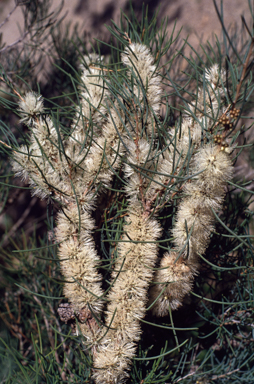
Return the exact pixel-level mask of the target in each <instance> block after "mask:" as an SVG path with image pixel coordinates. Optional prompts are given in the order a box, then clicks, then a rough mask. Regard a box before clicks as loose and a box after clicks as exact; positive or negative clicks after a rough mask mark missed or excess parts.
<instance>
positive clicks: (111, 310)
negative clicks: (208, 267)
mask: <svg viewBox="0 0 254 384" xmlns="http://www.w3.org/2000/svg"><path fill="white" fill-rule="evenodd" d="M126 28H128V33H127V32H126V31H127V29H126V31H123V30H122V31H121V30H118V48H117V51H119V50H120V52H121V53H120V55H119V56H118V58H119V59H120V60H119V61H118V62H116V61H115V62H113V61H114V59H113V58H112V62H110V60H107V62H106V61H105V62H104V60H103V57H101V56H99V55H98V56H97V55H95V54H91V55H86V56H84V57H83V65H82V67H81V76H80V79H79V81H78V83H79V98H80V100H79V103H78V105H77V106H76V112H75V117H74V119H73V121H72V124H71V126H70V127H69V130H68V131H67V130H66V129H65V130H63V129H61V127H60V124H59V123H58V122H57V121H56V118H55V116H51V115H50V113H48V112H47V110H45V109H44V107H43V97H42V95H39V94H37V93H34V92H31V91H29V92H27V93H26V94H24V95H21V96H20V102H19V112H20V115H21V122H22V123H23V124H26V125H27V127H28V128H29V136H30V138H29V140H27V141H26V143H25V144H24V145H22V146H20V147H17V148H15V149H14V151H13V159H12V165H13V169H14V171H15V173H16V175H17V176H20V177H22V178H23V179H24V180H26V181H28V182H29V183H30V185H31V187H32V189H33V190H32V193H33V195H37V196H39V197H41V198H46V199H51V200H54V201H57V202H58V207H59V211H58V214H57V217H56V221H55V231H54V237H55V242H56V243H57V244H58V256H59V259H60V265H61V272H62V275H63V277H64V279H65V283H64V289H63V293H64V296H65V298H66V303H61V304H60V306H59V310H58V312H59V315H60V318H61V319H62V320H63V321H65V322H66V323H71V324H72V329H73V333H74V334H76V335H82V336H83V345H84V349H86V350H89V351H90V352H91V355H92V356H93V374H92V377H93V379H94V381H95V382H96V383H98V384H99V383H124V382H125V381H126V380H127V378H128V376H129V370H130V367H131V364H132V360H133V358H135V354H136V350H137V344H138V342H139V341H140V338H141V334H142V330H141V320H143V319H144V317H145V315H146V313H147V311H150V313H151V316H152V315H153V316H158V317H163V316H168V315H169V314H171V311H172V310H177V309H178V308H179V307H181V306H182V305H183V300H184V299H185V298H186V296H188V295H189V294H190V292H191V291H192V289H193V285H194V283H195V279H196V277H197V276H198V275H199V273H200V270H201V262H203V261H202V260H203V259H201V257H207V258H208V259H209V254H206V251H207V248H208V247H211V246H212V243H211V242H212V241H216V240H214V239H215V236H213V234H214V232H215V230H216V226H217V221H218V217H219V216H221V215H222V216H223V215H224V216H225V215H226V214H225V212H224V211H226V210H227V206H225V203H224V202H225V196H226V194H229V193H230V192H229V189H228V182H229V181H232V178H233V175H234V161H235V158H236V155H237V153H238V149H237V145H236V141H235V140H236V137H237V135H238V133H239V131H240V129H241V127H239V126H238V125H237V122H238V120H239V115H240V108H241V106H242V105H243V101H244V97H245V98H246V93H245V96H244V91H243V90H242V88H243V87H242V86H243V84H246V79H245V76H246V75H247V72H246V67H247V66H246V65H245V67H242V68H243V69H242V71H243V72H242V74H243V76H242V77H240V79H239V80H238V82H237V81H236V78H235V77H234V76H235V72H234V71H238V69H236V68H237V67H235V68H234V67H233V66H231V67H230V70H229V66H228V65H227V69H226V68H225V66H224V65H222V64H221V63H222V60H221V57H218V61H216V60H214V61H213V62H210V64H209V65H205V63H204V64H203V67H202V68H198V67H197V66H196V67H195V66H194V65H193V66H192V67H191V66H190V67H189V69H190V70H191V71H192V72H193V73H191V72H190V73H189V75H190V77H191V78H192V82H189V85H190V87H191V85H192V90H191V91H189V92H188V88H187V86H186V87H185V89H184V91H187V92H188V93H189V94H190V96H189V97H188V98H187V99H186V100H185V107H182V109H181V115H180V118H179V119H177V120H176V121H175V122H174V125H173V126H170V125H169V120H170V109H169V108H166V116H164V117H163V118H162V117H161V109H162V106H163V105H166V106H168V94H167V92H169V93H170V94H171V97H172V95H173V93H174V92H175V93H176V94H177V95H178V96H179V94H180V86H179V88H177V85H176V84H174V86H173V85H172V81H173V80H172V79H171V78H170V75H169V72H168V70H167V65H169V64H164V65H161V66H160V60H162V57H163V55H165V54H166V55H168V52H169V51H170V45H171V43H172V40H173V39H172V37H171V39H170V40H169V42H168V43H165V41H164V38H165V36H164V38H162V37H161V35H160V34H159V35H158V36H156V35H155V34H154V35H153V36H152V35H151V34H150V35H149V33H148V31H145V32H144V31H143V34H142V35H141V37H140V35H139V34H138V33H137V31H135V30H133V29H132V28H131V27H130V26H129V27H126ZM115 35H116V33H115ZM119 47H120V48H119ZM248 49H252V45H251V47H249V48H248ZM173 63H174V61H173V60H172V61H171V62H170V66H173V65H174V64H173ZM247 64H248V63H247ZM194 70H195V73H194ZM194 80H195V82H196V85H195V86H194V87H193V82H194ZM236 84H237V86H235V85H236ZM193 89H194V91H193ZM168 90H170V91H168ZM229 94H230V95H231V101H230V100H229V97H228V95H229ZM222 212H224V213H222ZM231 232H232V230H231ZM105 235H106V237H107V242H106V243H104V239H105ZM236 252H237V251H236ZM232 254H233V252H232ZM234 262H235V263H236V264H237V258H236V257H235V253H234ZM157 321H158V320H157Z"/></svg>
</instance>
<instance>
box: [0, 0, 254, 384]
mask: <svg viewBox="0 0 254 384" xmlns="http://www.w3.org/2000/svg"><path fill="white" fill-rule="evenodd" d="M36 4H37V6H38V7H36V8H33V7H32V2H27V3H26V4H25V5H24V16H25V21H26V22H25V27H26V30H28V31H30V32H29V34H30V40H29V41H28V42H27V43H26V42H24V44H22V47H20V46H18V47H15V49H7V48H8V47H7V48H6V50H5V60H4V62H3V64H2V68H1V79H2V80H4V83H2V84H5V85H4V87H5V88H4V90H3V92H4V94H2V95H1V98H0V101H1V111H4V112H3V117H2V121H1V122H0V125H1V147H0V150H1V154H2V159H3V160H1V170H0V177H1V180H0V193H1V216H0V217H1V235H2V241H1V243H0V244H1V256H0V260H1V264H2V271H1V286H0V289H1V293H2V297H3V300H2V302H1V303H0V314H1V319H0V324H1V331H0V337H1V339H0V366H1V367H3V369H2V370H1V373H0V382H3V383H7V384H11V383H13V384H14V383H24V382H25V383H59V382H63V383H90V382H93V381H92V364H93V361H92V353H91V351H90V350H89V348H88V347H87V346H86V342H85V340H84V337H83V336H82V335H79V336H76V335H73V334H72V333H71V329H70V327H69V324H64V323H63V322H61V321H60V320H59V315H58V313H57V308H58V305H59V302H61V301H63V300H64V295H63V285H64V282H65V279H64V278H63V276H62V274H61V271H60V261H59V258H58V255H57V251H58V247H59V245H61V244H57V243H56V241H54V237H55V232H54V228H55V226H56V223H55V218H56V212H57V210H59V209H62V207H63V205H64V204H63V202H62V201H59V199H58V198H57V196H58V192H59V193H60V192H61V189H59V191H57V189H56V188H55V190H54V193H52V195H51V196H50V198H49V199H48V200H47V202H45V201H40V200H39V199H37V198H36V197H33V198H32V199H31V197H30V191H29V189H30V188H29V187H28V186H27V185H26V184H24V183H21V182H20V181H17V179H14V178H12V176H13V171H12V168H11V165H10V163H9V156H11V153H12V150H13V149H14V151H20V144H25V145H26V146H27V147H29V142H30V138H31V137H30V136H31V133H30V132H29V131H28V129H27V127H26V126H25V125H19V124H18V122H17V114H19V113H20V112H17V109H18V108H17V107H18V101H19V95H18V94H20V95H23V94H24V93H25V91H26V90H29V89H30V90H31V89H32V90H38V91H39V92H40V93H41V94H42V95H43V97H44V98H45V107H46V112H45V114H47V113H48V112H49V111H51V118H52V121H53V122H54V126H55V127H56V131H57V137H58V143H57V147H58V151H59V154H60V155H61V156H62V157H63V158H67V155H66V150H65V146H64V145H65V142H66V141H67V140H68V139H69V138H70V137H72V134H73V131H74V128H73V125H72V124H71V123H72V119H73V117H74V116H75V111H77V110H78V109H79V108H80V109H81V108H82V105H81V104H82V101H81V100H80V99H79V93H80V89H81V91H82V90H85V87H86V85H85V84H81V76H80V74H79V69H78V66H79V62H82V63H83V64H84V65H85V66H86V62H85V58H84V55H85V54H86V53H87V49H86V46H85V45H84V44H82V43H81V39H80V38H79V37H78V29H76V30H75V32H74V33H73V35H69V31H68V30H67V32H66V33H65V34H61V23H56V24H53V25H51V24H50V22H49V15H48V14H45V12H46V9H47V6H46V5H45V7H44V4H43V2H36ZM250 11H251V12H252V9H250ZM218 12H219V11H218ZM147 15H148V13H147V10H145V9H143V16H142V19H141V20H140V21H139V20H137V18H136V16H135V14H134V12H133V10H130V14H129V15H128V16H127V15H122V19H121V23H120V26H117V25H116V24H115V23H114V22H112V25H111V26H109V27H108V29H109V31H110V33H111V35H112V40H111V42H110V43H107V44H106V45H105V46H104V47H103V45H102V44H103V43H102V42H101V41H97V46H96V47H94V51H96V52H97V51H103V52H106V60H105V64H100V63H98V66H99V67H100V66H101V68H102V69H103V70H105V72H106V75H105V76H104V78H103V81H104V82H105V84H106V88H107V90H108V91H109V93H110V95H111V100H113V99H114V100H116V101H117V102H118V104H119V105H121V107H122V110H124V111H126V121H125V122H124V123H125V124H124V125H125V134H126V135H127V136H128V135H129V137H130V136H131V135H130V134H129V132H128V124H127V123H128V121H131V119H133V118H134V117H135V116H134V115H135V111H133V110H132V111H131V112H130V111H129V110H128V107H127V106H126V104H127V103H126V100H128V90H130V89H131V87H132V86H133V84H134V83H135V81H138V79H137V76H136V75H135V73H134V72H135V71H133V74H132V76H130V77H128V76H127V72H126V69H124V68H123V66H122V65H121V63H120V61H121V57H120V53H121V52H122V51H123V50H124V49H125V47H127V46H128V40H127V39H126V38H128V39H130V40H131V41H133V42H137V43H142V44H145V45H146V46H148V47H149V48H150V50H151V52H152V53H153V56H154V57H155V65H156V71H158V72H160V74H161V78H162V83H163V84H165V89H164V97H163V104H162V107H161V110H160V116H157V115H156V114H155V113H154V118H155V124H156V126H157V129H158V132H159V133H158V138H157V139H156V140H155V141H154V148H153V150H154V158H153V163H154V164H155V165H154V170H153V171H152V172H151V173H149V174H148V172H147V168H146V167H145V166H144V167H143V169H142V168H141V170H140V174H141V175H142V176H144V177H145V178H147V179H149V177H150V179H149V180H150V182H151V181H152V180H153V177H154V176H153V175H154V174H156V173H158V168H157V166H158V163H159V160H158V159H159V156H160V155H161V153H163V151H164V152H166V150H167V146H168V142H169V141H170V145H172V147H173V152H174V156H173V158H174V161H175V162H176V164H175V165H174V169H175V170H177V168H178V166H179V164H180V160H179V157H178V155H177V153H178V146H177V140H178V137H179V136H181V129H182V125H181V123H182V120H183V119H184V116H185V114H186V113H187V112H188V113H189V114H190V115H191V116H192V117H193V118H194V120H195V119H196V120H198V119H197V117H196V116H197V115H198V112H199V104H198V97H197V95H198V89H203V92H204V94H205V93H206V92H208V93H209V94H210V95H212V91H211V89H210V87H209V86H208V85H207V82H206V81H205V69H206V68H207V67H210V66H211V65H212V64H214V63H218V64H219V67H225V68H226V69H227V78H226V85H225V86H224V92H223V97H224V99H225V104H226V106H229V105H231V106H232V104H233V105H234V106H236V107H237V108H239V109H240V115H239V116H238V117H237V118H236V119H235V120H234V127H233V128H234V129H233V130H232V131H230V130H229V131H228V134H226V139H227V138H228V140H230V145H231V146H235V147H236V150H235V151H234V152H233V162H234V166H235V169H236V172H235V173H236V177H235V178H234V179H233V181H229V182H228V185H227V193H226V199H225V202H224V204H223V207H222V209H221V210H220V211H219V212H217V211H216V210H213V214H214V217H215V219H216V227H215V230H214V231H213V232H212V233H211V236H210V237H211V241H210V244H209V246H208V248H207V249H206V252H205V254H201V255H200V261H199V262H200V265H201V266H200V269H199V275H198V276H197V277H196V278H195V283H194V286H193V289H192V292H191V293H190V295H189V296H187V297H186V298H185V299H184V302H183V306H182V307H180V308H179V309H178V310H177V311H171V309H170V308H169V315H168V316H167V317H165V318H163V320H162V319H161V318H156V317H154V316H152V314H151V313H150V312H149V311H147V315H146V317H145V318H144V319H142V320H141V323H142V336H141V340H140V342H139V344H138V349H137V354H136V357H135V358H134V360H133V366H132V368H131V371H130V378H129V381H128V382H129V383H137V384H138V383H143V384H144V383H147V384H148V383H150V384H152V383H172V384H173V383H178V382H181V383H186V384H187V383H211V384H212V383H214V384H216V383H226V382H230V383H250V384H251V383H252V382H253V376H254V368H253V367H254V364H253V360H254V352H253V348H252V343H253V338H254V336H253V329H254V318H253V317H254V316H253V307H254V297H253V242H252V239H253V179H254V178H253V168H252V167H253V161H251V162H250V164H249V165H248V175H246V174H242V175H241V174H240V175H239V172H237V169H238V168H239V167H240V169H242V168H241V167H244V162H245V163H247V164H248V163H249V159H251V156H252V152H251V150H252V146H253V138H252V133H251V129H252V122H251V121H252V120H251V119H252V115H251V114H252V112H253V111H251V109H250V107H251V101H252V98H253V96H252V91H253V79H252V61H251V59H252V51H253V37H252V36H253V31H251V36H250V35H249V34H248V33H245V32H244V33H243V35H242V36H240V38H239V35H237V36H236V35H235V36H231V35H229V33H228V32H227V30H226V29H225V26H224V24H223V18H222V16H221V15H220V13H219V17H220V19H221V23H222V30H223V40H222V42H221V41H220V40H219V39H218V38H217V39H216V42H215V44H214V45H212V43H209V42H208V43H207V45H205V46H202V47H201V49H200V51H199V52H196V51H194V50H192V52H191V54H190V53H189V52H190V49H191V47H188V42H185V43H184V44H183V45H182V46H181V45H180V43H179V36H178V34H177V33H176V32H175V30H174V31H173V32H172V35H171V36H166V32H165V30H166V21H164V22H162V23H161V25H157V20H156V15H155V16H154V17H153V18H152V19H151V20H149V19H148V16H147ZM47 20H48V21H47ZM32 27H35V31H36V33H34V34H32V35H31V33H32V31H34V28H32ZM46 37H47V39H49V40H50V42H51V43H50V50H47V51H45V52H43V53H42V52H41V53H40V54H41V55H42V54H43V57H45V58H48V59H49V61H50V63H51V64H53V65H54V69H52V67H50V68H51V69H50V70H49V72H48V81H47V83H43V81H42V80H41V79H39V78H38V77H37V75H38V73H39V68H40V62H41V60H42V58H41V56H39V57H38V60H37V61H35V62H33V63H32V64H31V57H33V55H34V54H35V52H37V50H38V49H39V46H40V44H41V41H42V39H45V38H46ZM236 37H237V39H236ZM238 41H241V44H240V45H239V44H238ZM3 48H5V47H3ZM0 52H1V51H0ZM96 65H97V64H96ZM179 68H182V70H181V71H179ZM142 92H143V93H144V96H145V92H146V89H145V85H144V87H143V91H142ZM220 103H222V101H221V99H220V98H219V97H218V104H220ZM112 104H113V103H112ZM73 105H74V106H75V107H73ZM91 107H93V106H91ZM139 107H140V109H142V108H144V107H143V104H142V103H141V102H140V105H139ZM205 108H206V106H204V109H205ZM113 110H114V109H113V108H112V106H109V107H108V108H107V110H106V112H104V115H103V113H101V116H100V117H101V119H103V118H104V117H105V116H106V114H107V113H108V114H112V111H113ZM186 111H187V112H186ZM219 113H220V108H218V110H216V109H214V112H213V114H214V116H213V124H212V128H211V129H210V128H209V129H208V127H209V122H208V113H206V111H205V113H204V115H205V119H204V120H203V121H202V143H206V142H207V141H208V142H209V141H211V140H213V138H214V137H215V136H216V135H218V134H220V133H221V132H222V128H221V125H220V124H218V121H219V118H220V117H221V116H220V115H219ZM21 117H23V116H21ZM142 117H143V118H144V120H145V118H146V116H145V114H144V116H142ZM91 120H92V119H91ZM84 124H85V123H84ZM97 124H98V125H99V123H97ZM169 126H171V127H173V126H175V131H174V132H175V133H174V135H173V136H171V135H170V133H169V130H168V128H169ZM96 128H97V125H96V123H94V124H92V121H90V122H89V130H88V133H87V136H86V137H85V140H84V143H83V149H84V151H87V152H86V153H88V149H89V146H92V142H93V141H96V140H98V138H99V135H98V136H97V137H96V133H95V135H94V136H92V134H91V131H92V130H93V129H95V130H96ZM119 136H120V139H121V137H123V136H124V135H123V134H122V136H121V134H119ZM91 137H92V139H91ZM144 137H146V133H145V134H144ZM122 143H123V146H125V145H126V142H125V141H124V140H122ZM119 146H120V144H119ZM42 151H43V148H42ZM192 151H193V148H192V147H191V144H190V147H189V150H188V151H187V154H186V157H185V160H184V162H183V164H181V166H180V170H177V174H176V175H175V174H174V172H172V175H171V176H172V177H171V180H172V190H171V192H173V195H172V199H171V200H170V201H169V199H168V195H169V191H168V190H167V189H165V190H163V193H162V195H161V196H158V198H157V199H156V201H155V204H154V206H153V207H154V208H153V209H154V211H152V213H151V216H153V215H155V214H157V217H158V220H159V221H160V223H161V226H162V227H163V233H162V236H161V237H160V238H159V240H157V244H158V248H159V258H160V259H161V258H162V257H163V253H164V252H165V251H169V250H171V248H172V232H171V230H172V227H173V226H174V224H175V221H176V214H177V207H178V206H179V200H180V199H181V198H182V194H181V193H182V186H183V185H184V184H186V181H188V180H191V179H192V178H193V175H190V170H191V166H192V163H191V160H192V157H191V156H192ZM116 152H117V154H118V153H120V150H119V148H118V149H117V150H116ZM103 153H104V154H105V153H106V149H104V152H103ZM45 156H46V153H45ZM84 156H85V155H84ZM251 160H252V159H251ZM48 161H49V162H51V159H48ZM121 161H122V164H124V163H128V161H129V160H127V159H126V156H125V155H124V156H121ZM177 162H179V163H177ZM75 166H76V167H77V168H78V166H79V164H75ZM237 167H238V168H237ZM109 168H110V170H111V171H112V173H113V181H112V184H111V185H107V186H106V187H104V188H103V192H102V193H101V194H100V196H99V197H98V201H97V206H98V207H97V208H96V210H95V211H94V213H93V218H94V220H95V222H96V229H95V231H94V234H93V239H94V242H95V248H96V250H97V251H98V253H99V254H100V257H101V259H102V263H101V264H100V273H101V274H102V276H103V288H104V289H105V291H106V292H107V291H110V289H111V285H112V282H110V276H111V272H112V270H113V269H114V264H115V261H116V260H117V244H119V243H121V241H122V236H123V232H124V225H125V217H126V215H127V212H128V198H127V197H126V194H125V193H124V190H125V188H126V185H127V184H128V181H127V180H126V178H124V174H123V167H119V168H117V169H115V168H114V166H113V165H111V164H109ZM134 168H135V167H134ZM243 169H246V168H243ZM101 170H102V164H101V166H100V168H99V170H98V175H99V173H100V172H101ZM98 175H96V177H95V179H94V180H93V185H94V189H93V193H94V196H95V195H96V194H97V192H98V191H99V190H100V189H102V182H97V181H96V178H97V177H98V178H99V176H98ZM249 175H250V176H249ZM46 183H47V182H46ZM148 186H149V184H148ZM59 188H60V187H59ZM147 188H148V187H147ZM73 190H74V195H75V198H76V200H77V201H78V195H77V193H76V191H75V188H73ZM157 206H159V207H160V208H159V209H157V208H156V207H157ZM156 209H157V210H156ZM80 216H81V213H79V227H81V218H80ZM21 228H22V230H21ZM191 231H192V229H191ZM191 231H190V233H189V236H191ZM59 243H60V242H59ZM185 247H186V245H185ZM158 269H160V266H159V263H158V262H157V264H156V267H155V270H158ZM116 279H117V277H116ZM97 320H98V322H100V321H103V318H102V320H101V319H100V318H99V317H98V319H97ZM79 326H80V325H79V324H78V322H77V321H76V327H77V328H78V327H79Z"/></svg>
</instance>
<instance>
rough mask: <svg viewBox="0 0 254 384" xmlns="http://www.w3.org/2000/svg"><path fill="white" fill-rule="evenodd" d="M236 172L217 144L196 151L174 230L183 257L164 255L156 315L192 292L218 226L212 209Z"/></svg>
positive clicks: (156, 288)
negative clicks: (193, 282)
mask: <svg viewBox="0 0 254 384" xmlns="http://www.w3.org/2000/svg"><path fill="white" fill-rule="evenodd" d="M232 171H233V167H232V163H231V159H230V157H229V155H228V154H227V153H225V152H223V151H221V150H220V147H219V146H217V145H214V144H212V145H211V144H208V145H206V146H204V147H202V148H200V149H199V151H198V152H197V153H196V154H195V156H194V159H193V163H192V173H193V178H192V179H191V180H190V182H189V183H186V185H185V187H184V192H185V193H186V197H183V198H182V200H181V202H180V204H179V208H178V211H177V217H176V223H175V226H174V228H173V230H172V232H173V236H174V245H175V249H176V251H177V252H178V254H179V252H181V255H180V256H181V257H180V258H179V260H178V261H177V262H176V263H174V262H175V259H176V255H177V253H174V252H172V254H170V255H169V254H165V255H164V257H163V258H162V261H161V264H160V268H162V269H160V270H158V272H157V273H156V276H155V285H154V286H153V287H152V289H151V291H150V303H152V302H155V304H154V305H153V307H152V311H153V314H155V315H157V316H165V315H167V314H168V306H169V305H170V307H171V309H177V308H178V307H179V306H180V305H181V301H182V299H183V297H184V296H185V295H186V294H187V293H188V292H189V291H190V289H191V285H192V281H193V276H194V275H195V274H197V270H198V264H197V259H198V256H199V255H203V254H204V252H205V250H206V248H207V246H208V244H209V242H210V234H211V232H212V230H213V228H214V222H215V219H214V215H213V212H212V209H211V208H213V209H215V210H216V211H218V210H219V209H220V207H221V204H222V202H223V198H224V195H225V186H226V181H227V180H229V179H230V178H231V177H232ZM165 267H166V268H165ZM164 268H165V269H164ZM179 276H180V277H179ZM156 282H159V283H161V284H156ZM164 291H165V292H164Z"/></svg>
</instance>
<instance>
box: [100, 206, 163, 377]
mask: <svg viewBox="0 0 254 384" xmlns="http://www.w3.org/2000/svg"><path fill="white" fill-rule="evenodd" d="M160 233H161V229H160V226H159V224H158V223H157V221H156V220H152V219H149V218H148V217H147V216H146V215H145V214H144V213H143V211H142V209H141V208H140V207H139V206H136V207H135V206H132V212H130V213H129V216H128V217H127V219H126V224H125V225H124V235H123V238H122V239H121V242H120V243H119V245H118V258H117V260H116V263H115V268H114V272H113V274H112V279H111V283H112V288H111V290H110V293H109V295H108V297H107V300H108V301H109V304H108V307H107V311H106V327H105V328H104V330H105V337H103V338H102V340H101V342H100V346H99V348H98V351H97V352H96V353H95V359H94V368H95V370H94V375H93V376H94V379H95V381H96V383H98V384H106V383H107V384H113V383H122V382H124V379H125V378H126V377H128V373H127V370H128V369H129V366H130V363H131V359H132V358H133V356H134V355H135V350H136V343H137V341H138V340H139V339H140V334H141V329H140V322H139V320H140V319H142V318H143V317H144V315H145V312H146V303H147V290H148V286H149V283H150V281H151V279H152V276H153V267H154V265H155V262H156V257H155V255H156V254H157V248H158V246H157V244H156V240H157V239H158V237H159V236H160Z"/></svg>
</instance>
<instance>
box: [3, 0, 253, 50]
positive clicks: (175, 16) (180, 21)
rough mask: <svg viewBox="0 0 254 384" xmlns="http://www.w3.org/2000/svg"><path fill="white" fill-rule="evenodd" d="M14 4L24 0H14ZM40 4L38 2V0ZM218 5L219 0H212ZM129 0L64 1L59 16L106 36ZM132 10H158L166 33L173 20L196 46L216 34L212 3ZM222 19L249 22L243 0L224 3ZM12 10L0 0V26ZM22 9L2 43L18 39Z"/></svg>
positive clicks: (8, 1) (186, 0) (153, 3)
mask: <svg viewBox="0 0 254 384" xmlns="http://www.w3.org/2000/svg"><path fill="white" fill-rule="evenodd" d="M16 1H17V2H18V3H22V1H23V2H24V0H16ZM40 1H41V0H40ZM216 1H217V4H218V6H219V4H220V1H219V0H216ZM60 3H61V1H60V0H53V1H52V9H54V8H56V7H57V6H59V4H60ZM128 3H129V0H115V1H112V0H65V3H64V8H63V11H62V15H63V14H64V13H65V12H67V16H66V19H65V22H66V23H67V22H68V21H72V22H73V23H75V22H78V23H79V25H80V27H81V28H82V29H84V30H86V31H87V32H89V34H90V35H91V36H95V37H98V36H100V37H103V36H105V34H107V30H106V27H105V24H110V20H111V19H113V20H115V21H116V22H117V21H118V20H119V15H120V10H121V9H122V10H123V11H124V10H126V8H127V6H128ZM133 3H134V8H135V10H136V12H137V13H140V12H141V9H142V3H145V4H146V5H148V6H149V14H150V15H152V14H153V13H154V11H155V10H156V9H158V8H159V13H158V16H159V19H161V18H162V17H167V18H168V27H167V28H168V31H169V32H170V31H171V30H172V28H173V25H174V22H175V20H177V28H178V29H180V27H183V30H182V33H181V36H182V37H183V38H186V37H187V36H189V41H190V43H191V44H192V45H194V46H195V47H197V45H198V44H199V42H200V39H202V40H203V41H206V40H207V39H208V38H209V37H210V36H211V34H212V33H216V34H217V35H220V31H221V26H220V23H219V20H218V17H217V15H216V11H215V8H214V4H213V0H135V1H133ZM223 3H224V20H225V24H226V26H228V25H230V24H231V25H236V24H238V25H239V26H240V25H241V15H244V17H245V18H246V20H247V21H249V20H250V11H249V7H248V1H247V0H224V1H223ZM14 7H15V0H0V25H1V23H2V22H3V21H4V20H6V17H7V16H8V15H9V13H10V12H11V11H12V10H13V8H14ZM21 8H22V7H21V6H18V7H17V8H16V10H15V11H14V12H13V14H11V16H10V17H9V19H8V21H6V22H5V23H4V25H3V26H2V27H1V29H0V32H1V33H2V41H4V42H6V43H7V44H13V43H14V42H15V41H16V40H17V39H18V37H19V36H20V33H19V27H18V25H21V26H22V21H23V18H22V9H21Z"/></svg>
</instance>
